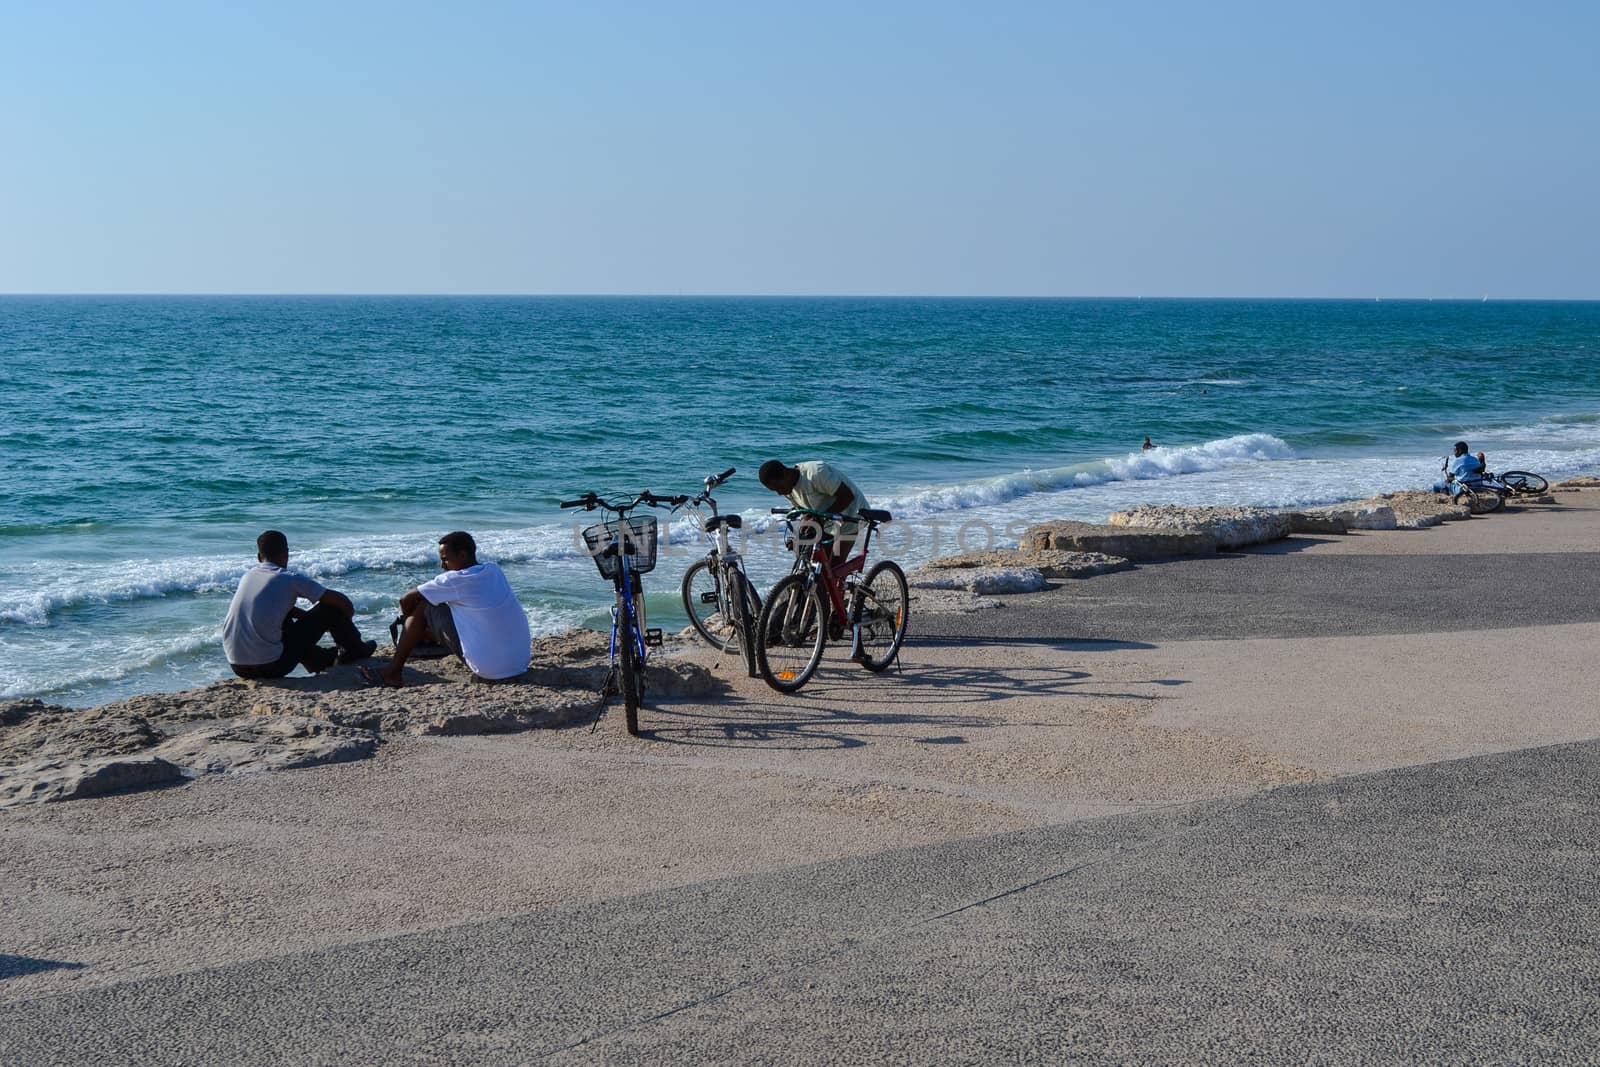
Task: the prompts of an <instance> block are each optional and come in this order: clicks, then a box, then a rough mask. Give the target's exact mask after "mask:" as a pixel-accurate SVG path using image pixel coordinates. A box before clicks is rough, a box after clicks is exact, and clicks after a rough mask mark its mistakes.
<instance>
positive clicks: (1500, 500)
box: [1468, 485, 1506, 515]
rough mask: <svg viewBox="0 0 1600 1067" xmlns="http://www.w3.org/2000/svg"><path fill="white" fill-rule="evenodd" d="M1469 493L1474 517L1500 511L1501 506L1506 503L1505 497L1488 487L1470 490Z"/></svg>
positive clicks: (1469, 501)
mask: <svg viewBox="0 0 1600 1067" xmlns="http://www.w3.org/2000/svg"><path fill="white" fill-rule="evenodd" d="M1469 493H1470V499H1469V500H1468V503H1469V504H1471V505H1472V513H1473V514H1474V515H1487V514H1489V512H1491V511H1499V510H1500V505H1502V504H1504V503H1505V502H1506V498H1505V497H1503V496H1501V495H1500V494H1499V493H1497V492H1496V491H1495V490H1493V489H1490V488H1489V487H1488V486H1487V485H1485V486H1481V487H1480V488H1477V489H1473V490H1469Z"/></svg>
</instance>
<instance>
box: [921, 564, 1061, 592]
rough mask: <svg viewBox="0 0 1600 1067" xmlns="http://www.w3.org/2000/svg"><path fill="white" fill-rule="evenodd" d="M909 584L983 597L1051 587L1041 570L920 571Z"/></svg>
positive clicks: (1027, 568) (1014, 568)
mask: <svg viewBox="0 0 1600 1067" xmlns="http://www.w3.org/2000/svg"><path fill="white" fill-rule="evenodd" d="M906 581H907V582H908V583H909V584H910V585H911V586H912V587H913V588H916V589H961V590H965V591H966V592H968V593H977V594H978V595H980V596H996V595H1003V594H1007V593H1037V592H1039V591H1040V590H1042V589H1048V588H1049V586H1050V583H1049V581H1047V580H1046V579H1045V576H1044V575H1043V574H1042V573H1040V571H1039V569H1038V568H1037V567H952V568H949V569H931V570H930V569H924V568H918V569H917V570H914V571H912V572H911V573H910V574H908V575H906Z"/></svg>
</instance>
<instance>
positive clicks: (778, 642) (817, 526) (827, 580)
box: [756, 508, 911, 693]
mask: <svg viewBox="0 0 1600 1067" xmlns="http://www.w3.org/2000/svg"><path fill="white" fill-rule="evenodd" d="M773 514H781V515H784V516H785V519H786V521H788V522H790V523H793V522H795V521H796V520H801V521H802V522H804V523H805V524H806V525H807V526H809V527H810V528H811V529H812V530H813V531H815V533H814V536H809V537H807V536H804V535H803V533H804V532H803V531H800V532H797V533H796V536H795V537H794V542H795V546H796V557H797V559H796V562H797V568H798V569H797V570H796V571H795V573H793V574H790V575H789V576H788V577H786V578H784V579H782V580H781V581H779V582H778V584H777V585H775V586H773V587H772V591H771V592H770V593H768V594H767V602H766V603H765V604H764V605H762V608H761V618H760V620H759V621H758V622H757V623H756V634H757V637H758V640H757V642H756V665H757V667H759V668H760V671H761V677H762V678H764V679H766V682H767V684H768V685H770V686H771V687H772V688H774V689H776V690H777V691H778V692H780V693H794V692H797V691H798V690H799V689H800V687H801V686H803V685H805V684H806V683H807V682H808V681H810V680H811V677H812V675H814V674H816V672H817V665H818V664H819V663H821V662H822V650H823V647H824V646H825V645H826V644H827V642H828V638H829V636H830V632H831V636H834V637H843V636H844V635H845V634H846V633H848V634H849V635H850V657H851V658H852V659H854V660H855V661H856V662H857V663H859V664H861V665H862V666H863V667H865V668H866V669H867V670H869V671H873V672H878V671H883V670H887V669H888V667H889V665H890V664H891V663H893V662H894V661H895V658H896V657H898V656H899V654H900V648H901V646H902V645H903V644H904V643H905V639H906V624H907V622H908V621H909V617H910V614H911V595H910V590H909V589H908V587H907V586H906V576H905V572H903V571H902V570H901V569H900V566H899V565H898V564H897V563H895V562H893V561H892V560H883V561H882V562H880V563H879V564H877V565H876V566H875V567H873V568H872V570H870V571H868V572H867V575H866V577H865V578H864V579H863V578H861V577H860V574H861V571H862V569H863V568H864V567H865V566H866V562H867V548H868V546H869V545H870V544H871V543H872V534H873V532H874V531H876V530H877V528H878V525H879V524H880V523H885V522H888V521H889V520H890V518H891V516H890V514H889V513H888V512H887V511H879V510H877V509H874V508H862V509H861V511H860V513H859V514H858V515H851V516H845V515H834V514H831V513H829V512H825V511H812V510H810V509H808V508H793V509H789V508H774V509H773ZM840 521H852V522H853V521H860V522H862V523H865V524H866V527H867V532H866V537H865V538H864V540H863V541H862V544H861V553H860V555H857V556H855V557H853V558H851V559H849V560H847V561H845V562H842V563H838V564H835V563H834V562H833V559H832V557H833V541H832V539H831V538H829V537H827V536H825V535H824V534H823V530H824V529H825V528H826V526H827V524H829V523H834V522H840Z"/></svg>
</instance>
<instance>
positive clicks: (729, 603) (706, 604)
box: [673, 467, 761, 678]
mask: <svg viewBox="0 0 1600 1067" xmlns="http://www.w3.org/2000/svg"><path fill="white" fill-rule="evenodd" d="M736 470H737V468H734V467H729V468H728V469H727V470H725V471H723V472H722V473H721V474H712V475H709V476H707V478H706V483H705V486H706V487H705V489H703V490H702V491H701V492H700V495H699V496H696V497H693V498H692V499H690V500H688V501H686V502H685V504H684V505H682V506H686V507H691V508H699V507H709V508H710V509H711V517H710V518H709V519H707V520H706V521H705V523H704V524H703V526H702V528H703V529H704V530H705V532H706V535H707V536H708V537H710V538H711V549H710V551H709V552H707V553H706V557H705V558H704V559H701V560H696V561H695V563H694V564H693V565H692V566H690V568H689V569H688V570H687V571H685V572H684V574H683V610H684V611H686V612H687V613H688V615H689V622H690V624H691V625H692V626H693V627H694V631H695V633H696V634H698V635H699V636H700V639H701V640H703V641H704V642H705V643H706V644H708V645H710V646H711V647H712V648H714V649H716V650H717V651H718V652H719V653H722V652H727V651H729V650H731V649H733V648H734V647H736V646H737V647H738V649H739V655H740V657H741V658H743V660H744V668H745V672H746V673H747V674H749V676H750V677H752V678H754V677H755V676H756V672H757V667H756V649H755V639H756V637H755V632H756V619H757V618H759V617H760V615H761V597H760V596H759V595H758V594H757V593H756V587H755V586H754V585H753V584H752V583H751V581H750V578H749V576H748V575H746V574H745V571H744V558H743V557H742V556H741V555H740V554H739V553H738V552H736V551H735V550H734V548H733V545H732V542H731V539H730V538H729V537H728V531H729V530H737V529H740V528H741V527H743V525H744V519H743V517H741V516H739V515H720V514H718V513H717V501H716V498H715V497H713V496H712V495H711V492H712V490H714V489H716V488H717V487H718V486H720V485H721V484H722V483H723V482H725V481H727V480H728V479H729V478H731V477H733V475H734V474H735V472H736ZM673 510H677V509H676V508H674V509H673Z"/></svg>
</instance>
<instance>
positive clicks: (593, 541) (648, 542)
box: [583, 515, 656, 582]
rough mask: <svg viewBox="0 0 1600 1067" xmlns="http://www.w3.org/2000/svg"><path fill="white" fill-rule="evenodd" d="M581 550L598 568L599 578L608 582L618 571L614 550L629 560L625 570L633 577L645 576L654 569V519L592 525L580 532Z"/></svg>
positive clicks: (646, 517)
mask: <svg viewBox="0 0 1600 1067" xmlns="http://www.w3.org/2000/svg"><path fill="white" fill-rule="evenodd" d="M583 544H584V548H585V550H586V551H587V552H588V553H589V555H590V557H591V558H592V559H593V560H594V565H595V566H596V567H598V568H600V577H602V578H604V579H605V580H606V581H608V582H614V581H616V580H617V574H618V571H619V569H620V567H621V564H620V563H619V562H618V559H619V557H618V555H617V552H618V549H619V547H620V549H621V551H623V552H626V553H627V554H628V555H629V556H631V557H632V559H630V560H629V562H628V569H629V570H630V571H632V572H633V573H634V574H649V573H650V572H651V571H652V570H654V569H655V566H656V517H655V516H654V515H641V516H639V517H637V518H630V519H624V520H621V521H617V520H613V521H611V522H602V523H596V524H595V525H593V526H589V527H586V528H585V529H584V531H583Z"/></svg>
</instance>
